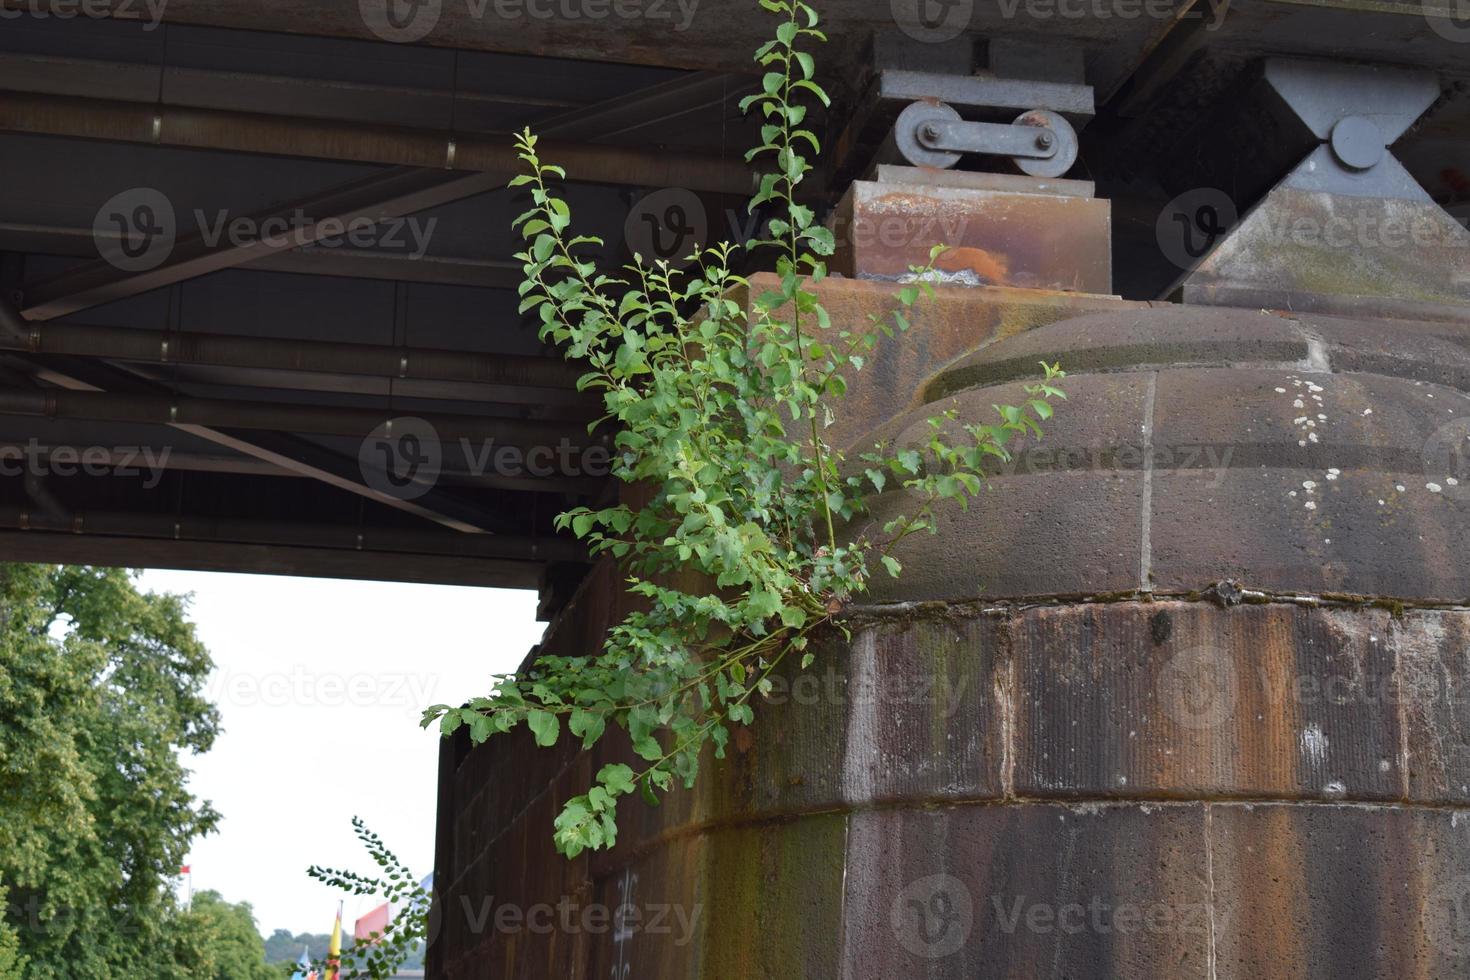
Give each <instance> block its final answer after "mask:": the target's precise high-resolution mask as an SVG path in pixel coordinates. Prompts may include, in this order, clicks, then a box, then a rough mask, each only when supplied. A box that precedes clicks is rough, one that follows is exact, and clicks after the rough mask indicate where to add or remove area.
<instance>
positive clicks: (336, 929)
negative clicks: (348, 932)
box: [327, 902, 343, 980]
mask: <svg viewBox="0 0 1470 980" xmlns="http://www.w3.org/2000/svg"><path fill="white" fill-rule="evenodd" d="M342 904H343V903H342V902H338V903H337V921H336V922H334V923H332V942H331V944H330V945H328V946H327V980H337V967H338V966H339V965H340V964H341V959H342Z"/></svg>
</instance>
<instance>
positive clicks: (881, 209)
mask: <svg viewBox="0 0 1470 980" xmlns="http://www.w3.org/2000/svg"><path fill="white" fill-rule="evenodd" d="M1110 215H1111V210H1110V206H1109V204H1108V202H1107V201H1104V200H1100V199H1097V198H1086V197H1066V196H1060V195H1056V194H1014V193H1006V192H1001V191H990V190H980V189H972V188H962V187H949V186H928V187H918V186H913V185H907V184H892V185H888V184H880V183H877V182H873V181H856V182H854V183H853V185H852V188H851V189H850V190H849V191H848V192H847V194H846V195H845V196H844V197H843V198H842V200H841V202H840V203H839V204H838V205H837V209H836V211H835V212H834V213H833V218H832V225H833V231H834V234H835V235H836V238H837V254H836V256H835V257H834V259H833V268H834V269H835V270H837V271H840V272H842V273H844V274H846V275H849V276H857V277H863V278H874V279H897V278H900V277H903V276H905V275H907V274H908V273H909V270H910V269H911V268H912V267H914V266H926V265H928V264H929V253H930V250H931V249H932V248H933V247H934V246H935V245H946V246H948V247H949V250H948V251H947V252H945V253H944V254H943V255H941V256H940V257H939V259H938V260H937V261H936V262H935V265H936V267H937V268H939V269H940V270H942V271H944V272H946V273H950V274H953V275H960V276H964V277H965V278H966V279H968V280H969V281H970V282H971V283H972V284H975V285H988V286H1020V287H1024V288H1028V289H1046V290H1066V291H1069V292H1080V293H1099V294H1108V293H1111V292H1112V290H1113V271H1112V258H1111V256H1112V248H1111V237H1110V236H1111V228H1112V222H1111V220H1110Z"/></svg>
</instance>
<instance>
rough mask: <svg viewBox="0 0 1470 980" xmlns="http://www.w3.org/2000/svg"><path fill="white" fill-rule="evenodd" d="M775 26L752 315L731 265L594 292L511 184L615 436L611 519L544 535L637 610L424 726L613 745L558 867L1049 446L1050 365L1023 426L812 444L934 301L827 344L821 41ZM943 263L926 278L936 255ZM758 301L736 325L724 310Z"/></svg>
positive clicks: (933, 425) (541, 309) (764, 54)
mask: <svg viewBox="0 0 1470 980" xmlns="http://www.w3.org/2000/svg"><path fill="white" fill-rule="evenodd" d="M760 6H761V7H762V8H764V9H765V10H767V11H769V12H771V13H772V14H775V15H777V17H778V18H779V26H778V28H777V31H776V37H775V38H774V39H773V40H772V41H770V42H768V43H767V44H765V45H763V46H762V47H761V48H760V49H759V50H758V51H757V52H756V61H757V62H758V63H759V64H760V65H761V66H762V67H763V68H764V69H765V75H764V78H763V84H762V90H761V91H760V92H759V93H757V94H755V95H752V96H750V97H749V98H747V99H746V100H745V101H744V103H743V104H742V109H743V110H744V111H746V112H751V111H755V112H758V113H759V114H760V117H761V120H762V123H763V125H762V128H761V144H760V145H759V146H757V147H755V148H754V149H753V150H751V151H750V153H749V154H748V155H747V159H748V160H751V161H754V160H761V161H768V162H771V163H773V164H774V166H773V167H772V169H771V170H770V172H769V173H766V174H765V175H764V176H763V177H762V178H761V180H760V184H759V188H758V190H757V192H756V193H755V195H754V197H753V198H752V200H751V204H750V206H751V208H752V210H754V209H755V208H757V207H760V206H768V207H772V208H774V209H775V210H776V212H777V215H778V217H777V218H776V219H774V220H772V221H770V223H769V225H768V234H769V236H770V237H769V238H766V239H756V240H752V241H750V242H748V243H747V244H746V246H745V247H746V248H747V249H750V250H757V251H763V252H766V253H767V254H774V255H775V270H776V273H777V276H778V278H779V286H778V287H777V288H775V289H770V290H767V291H764V292H761V293H759V294H758V295H757V294H755V290H754V289H752V288H751V284H750V283H749V282H748V281H747V280H746V279H744V278H742V277H740V276H738V275H736V274H734V273H732V272H731V264H732V261H731V260H732V258H733V257H734V256H735V255H736V253H737V251H738V247H737V246H735V245H731V244H719V245H714V246H712V247H709V248H705V249H704V250H702V251H700V252H698V253H697V254H695V255H694V256H691V262H690V264H689V266H688V269H687V271H684V272H680V271H677V270H675V269H673V268H671V267H670V266H669V265H668V264H667V263H663V262H659V263H655V264H652V265H649V264H647V263H645V262H644V260H643V259H642V258H641V257H638V256H635V258H634V262H633V264H632V265H630V266H628V267H626V269H625V270H624V271H625V275H624V276H621V277H615V276H611V275H608V274H605V273H603V272H600V271H599V270H598V268H597V267H596V266H595V265H594V264H593V263H592V262H590V261H588V260H587V259H586V258H585V257H584V255H585V252H586V250H587V249H589V248H593V247H599V246H601V245H602V242H601V241H600V240H599V239H595V238H590V237H586V236H580V235H572V234H571V233H570V230H569V229H570V226H571V212H570V209H569V208H568V206H567V204H566V202H565V201H564V200H562V199H561V198H559V197H557V196H556V192H555V191H554V190H553V188H552V185H551V183H550V181H551V180H552V179H564V178H565V176H566V175H565V173H564V172H563V171H562V169H561V168H559V167H556V166H554V165H551V164H547V163H543V162H542V161H541V159H540V157H539V156H538V155H537V151H536V145H537V140H536V137H535V136H534V135H532V134H531V132H530V131H529V130H527V131H526V132H524V133H522V134H521V135H520V136H518V137H517V148H518V150H519V154H520V158H521V160H522V161H524V163H525V166H526V172H525V173H524V174H522V175H521V176H519V177H516V178H515V180H514V181H512V186H513V187H521V188H526V189H528V190H529V192H530V195H531V200H532V202H533V207H532V208H531V209H530V210H529V211H527V212H526V213H525V214H523V215H521V216H520V218H518V219H517V220H516V222H515V224H516V226H517V227H518V228H519V229H520V232H521V235H522V236H523V237H524V239H525V240H526V242H527V249H526V251H525V252H523V253H521V254H520V255H518V256H517V258H518V259H519V260H520V261H521V262H523V263H524V267H525V275H526V278H525V282H524V284H523V285H522V287H521V295H522V297H523V302H522V303H521V311H522V312H523V313H527V312H534V313H536V314H537V315H538V316H539V318H540V320H541V336H542V339H543V340H545V341H547V342H550V343H553V344H555V345H557V346H559V347H560V348H561V349H562V350H563V351H564V353H565V355H566V356H567V357H568V358H570V359H573V360H575V361H576V362H578V363H580V364H585V365H586V366H587V367H588V372H587V374H586V375H585V376H584V377H583V378H582V379H581V388H582V389H583V390H587V391H596V392H598V393H600V394H601V396H602V400H603V404H604V406H605V410H606V414H605V416H604V417H603V418H602V419H600V420H599V423H611V424H613V425H615V426H616V432H617V435H616V443H615V455H614V459H613V472H614V474H615V475H616V476H617V477H618V478H619V479H620V480H621V481H623V482H624V483H626V484H628V485H629V486H630V489H631V491H632V492H631V493H629V494H627V495H625V500H636V501H637V502H636V503H633V502H624V503H621V504H618V505H617V506H613V507H607V508H603V509H597V510H593V509H588V508H577V509H575V510H571V511H568V512H566V513H564V514H562V515H560V517H559V518H558V521H557V523H558V527H560V528H570V529H571V531H572V532H573V533H575V534H576V535H577V537H578V538H580V539H582V540H583V541H585V542H586V543H587V545H588V547H589V550H590V552H591V554H592V555H594V556H598V557H602V558H604V559H606V560H611V561H615V562H617V563H618V567H619V568H620V570H622V571H623V572H624V573H625V574H626V576H627V579H626V580H627V585H628V589H629V590H630V591H631V592H632V593H633V594H634V595H635V596H637V597H638V600H639V602H638V606H639V608H637V609H636V611H634V612H630V613H629V614H628V615H627V616H626V618H624V619H623V621H622V622H621V623H620V624H618V625H617V626H615V627H614V628H613V629H612V630H610V632H609V634H608V636H607V638H606V644H605V647H604V648H603V649H602V650H601V651H600V652H599V653H597V654H596V655H587V656H576V657H553V656H543V657H542V658H540V659H539V660H537V661H536V662H535V664H534V665H533V666H532V667H531V668H530V669H529V670H528V671H526V672H524V673H523V674H521V675H516V676H506V677H502V678H499V679H498V682H497V684H496V686H495V688H494V690H493V691H492V692H491V693H490V694H488V695H486V696H484V697H478V698H475V699H474V700H472V701H470V702H469V704H468V705H467V706H465V707H463V708H452V707H449V706H447V705H438V706H435V707H433V708H430V709H428V710H427V711H426V712H425V717H424V725H425V727H427V726H428V725H430V724H433V723H434V722H436V721H437V722H438V723H439V726H440V730H441V731H442V732H443V733H444V734H445V735H448V734H450V733H452V732H454V731H456V730H457V729H459V728H460V727H462V726H468V728H469V734H470V737H471V739H472V740H473V741H474V742H475V743H481V742H484V741H485V740H486V739H488V738H489V737H491V736H492V735H496V734H500V733H504V732H508V731H510V730H512V729H514V728H516V727H517V726H520V725H523V724H524V725H526V726H527V727H528V728H529V729H530V731H531V733H532V734H533V736H534V739H535V742H536V744H537V745H539V746H543V747H549V746H552V745H554V744H556V742H557V740H558V739H559V738H561V737H562V735H563V733H564V732H565V733H567V734H568V735H570V736H571V737H572V738H575V739H578V740H580V742H581V744H582V747H583V748H584V749H591V748H593V747H594V746H595V745H596V744H597V743H598V741H599V740H600V739H602V738H603V737H604V735H605V734H606V733H607V732H608V731H610V730H611V729H612V728H615V727H616V728H621V729H623V730H624V731H625V732H626V733H627V736H628V739H629V741H630V742H631V745H632V750H633V752H634V753H636V754H637V756H638V757H639V758H640V759H641V760H642V763H643V764H642V765H641V766H640V768H638V769H635V768H634V767H632V766H629V765H625V764H622V763H613V764H609V765H605V766H603V767H602V768H601V770H600V771H599V772H598V773H597V775H596V781H595V784H594V785H593V786H591V787H590V788H589V789H588V791H587V792H586V793H583V794H581V795H579V796H576V797H574V798H573V799H571V800H569V801H568V802H567V803H566V804H565V806H564V808H563V809H562V811H561V814H560V815H559V816H558V817H557V818H556V821H555V830H554V837H555V842H556V846H557V848H558V850H560V851H561V852H562V853H563V854H565V855H567V856H568V857H575V856H576V855H578V854H580V853H581V852H582V851H583V850H585V849H589V848H590V849H598V848H607V847H611V846H613V844H614V843H615V842H616V840H617V821H616V810H617V805H618V801H619V799H620V798H621V797H623V796H627V795H629V794H632V793H634V792H635V791H637V792H640V793H641V794H642V795H643V796H644V797H645V798H646V799H647V800H648V801H649V802H657V799H658V794H660V793H662V792H665V791H668V790H669V789H671V788H672V787H673V786H674V784H675V783H681V784H683V786H685V787H686V788H690V787H692V786H693V785H694V782H695V778H696V775H697V773H698V771H699V764H700V756H701V753H702V752H703V751H705V749H706V748H711V749H712V751H713V754H714V756H715V758H723V756H724V752H725V748H726V744H727V742H728V741H729V738H730V732H731V729H732V727H733V726H736V725H749V724H750V723H751V722H752V720H753V717H754V710H753V702H754V701H755V700H756V698H757V697H758V696H759V695H761V694H763V693H765V692H767V691H769V690H770V687H771V683H772V682H771V675H772V673H773V672H774V671H775V670H777V668H778V667H780V665H781V664H782V663H783V662H784V661H785V660H786V659H787V658H788V657H791V656H793V655H796V656H799V657H800V666H801V668H802V669H806V668H807V667H809V666H810V665H811V662H812V660H813V657H814V652H813V648H812V641H813V639H814V637H815V636H816V635H817V633H818V631H819V630H822V629H823V628H830V627H832V626H834V625H835V626H837V627H838V628H840V622H839V618H840V616H841V614H842V612H843V610H844V609H845V607H846V606H847V605H848V604H849V603H850V602H851V601H852V600H853V598H854V597H856V596H859V595H861V594H862V593H863V592H864V591H865V589H866V587H867V583H868V581H869V577H870V575H871V574H872V573H873V570H874V569H875V568H876V567H877V566H879V565H881V566H882V567H883V569H884V570H885V571H886V573H887V574H890V575H895V576H896V575H898V574H899V573H900V571H901V569H900V565H899V561H898V559H897V558H896V557H895V556H894V554H893V550H894V547H895V546H896V545H897V544H898V543H899V542H900V541H902V540H903V539H904V538H906V537H908V536H909V535H912V534H916V533H919V532H921V531H929V532H931V533H932V532H933V531H934V529H935V525H934V521H933V515H934V509H935V507H936V506H938V505H940V504H941V503H944V502H952V503H954V504H957V505H959V506H961V507H963V506H966V505H967V503H968V500H969V498H970V497H971V496H973V495H975V494H977V493H979V492H980V491H981V489H982V487H983V485H984V480H985V468H986V465H987V464H988V463H990V462H991V460H996V461H1005V460H1007V459H1009V455H1010V454H1009V452H1008V450H1007V448H1006V447H1007V444H1008V443H1009V442H1010V441H1011V440H1012V438H1014V437H1018V436H1022V435H1024V434H1026V433H1033V434H1035V435H1037V436H1038V437H1039V436H1040V434H1041V428H1040V425H1039V422H1041V421H1044V420H1046V419H1048V418H1050V416H1051V414H1052V404H1051V402H1052V401H1053V400H1055V399H1061V398H1063V397H1065V396H1064V395H1063V393H1062V392H1061V391H1060V390H1059V389H1058V388H1057V387H1056V386H1055V385H1054V384H1053V382H1054V381H1056V380H1057V379H1059V378H1061V377H1063V373H1062V372H1061V370H1060V369H1059V368H1057V367H1055V366H1052V365H1045V364H1043V365H1042V367H1043V368H1044V370H1045V376H1044V379H1042V380H1041V381H1040V383H1038V384H1035V385H1031V386H1028V387H1027V388H1026V389H1025V390H1026V392H1027V395H1028V397H1027V400H1026V401H1025V402H1024V404H1022V405H1015V406H1012V405H1002V406H996V410H997V412H998V416H999V417H998V420H997V421H996V422H995V423H994V424H991V425H981V424H973V423H966V424H962V423H960V422H959V421H958V420H957V419H956V418H955V416H954V413H953V412H950V413H947V414H944V415H941V416H939V417H936V418H934V419H931V420H930V431H929V437H928V441H927V443H926V444H924V445H919V446H912V447H904V448H896V449H893V448H888V447H883V446H879V447H876V448H875V451H874V452H871V453H867V454H864V455H862V456H860V457H858V458H856V459H853V460H848V459H847V458H845V457H844V455H843V453H842V452H840V451H838V450H837V449H835V448H833V447H832V446H829V445H828V444H827V443H826V442H825V441H824V437H823V433H824V431H825V430H826V428H827V427H828V426H829V425H831V423H832V421H833V419H834V417H835V416H834V413H835V411H836V409H837V407H838V406H839V405H840V403H841V401H842V398H843V395H844V393H845V391H846V388H847V383H848V378H849V376H851V375H853V374H855V373H856V372H858V371H861V370H862V368H863V364H864V358H865V357H866V356H868V355H869V354H870V353H871V352H872V351H873V349H874V348H875V346H876V345H877V343H878V342H879V339H880V338H882V337H892V336H894V335H895V334H897V333H902V332H903V331H906V330H907V329H908V327H909V311H910V310H911V309H912V308H913V307H914V306H915V304H916V303H918V302H919V301H920V299H921V298H922V297H926V296H930V295H932V292H933V290H932V286H931V284H930V281H929V279H930V275H931V272H932V262H933V256H931V260H930V267H929V268H925V269H915V270H913V273H914V274H913V281H912V282H910V283H909V284H907V285H905V286H903V288H901V289H900V290H899V291H898V293H897V296H896V298H895V303H894V307H893V309H892V310H891V311H890V313H889V314H888V315H887V316H886V317H883V316H876V315H875V316H872V317H870V318H869V320H868V322H866V323H864V324H862V325H860V326H858V327H849V326H846V325H842V324H838V323H834V322H833V321H832V319H831V317H830V316H829V314H828V312H827V311H826V310H825V309H824V308H823V306H822V304H821V301H820V300H819V298H818V296H817V294H816V292H814V291H813V290H814V287H816V286H817V285H818V284H820V283H821V281H822V280H823V278H824V277H825V276H826V274H827V266H826V263H825V259H826V257H827V256H830V255H831V254H832V253H833V251H834V240H833V235H832V233H831V232H830V231H829V230H828V229H826V228H824V227H822V226H821V225H819V224H818V223H817V221H816V216H815V213H814V212H813V210H812V209H811V208H810V207H808V206H806V205H804V204H802V203H799V200H798V189H799V187H800V185H801V183H802V181H803V180H804V179H805V177H806V175H807V174H808V173H809V172H810V171H811V169H812V164H811V162H810V159H809V157H810V156H811V155H815V154H818V153H820V147H819V144H818V139H817V137H816V136H815V135H814V133H813V132H812V131H811V130H810V129H808V128H805V125H804V124H805V121H806V118H807V115H808V109H809V107H810V105H811V104H812V103H813V102H820V103H822V104H824V105H825V104H827V101H828V99H827V95H826V93H825V92H824V91H823V90H822V88H821V87H820V86H819V85H818V84H817V82H816V81H815V75H816V63H815V60H814V58H813V56H812V55H811V54H810V53H808V52H807V51H805V50H802V46H803V45H804V44H805V43H807V42H820V41H823V40H825V37H824V36H823V34H822V33H821V31H820V30H818V29H817V23H818V16H817V13H816V11H815V10H814V9H813V8H812V7H810V6H809V5H807V4H806V3H802V2H800V0H760ZM939 251H940V250H938V249H936V250H935V252H934V256H937V255H938V254H939ZM741 292H746V293H748V294H750V295H751V302H750V305H749V306H748V307H747V305H746V303H744V302H742V301H741V300H740V299H738V298H737V297H738V296H739V295H740V294H741ZM900 487H901V488H902V489H903V490H905V491H907V492H908V494H909V496H910V498H911V499H912V500H913V501H914V506H913V509H912V512H911V513H908V514H905V515H904V516H900V517H897V518H894V519H893V520H890V521H887V522H886V523H885V524H884V525H883V527H882V529H881V533H873V534H871V535H870V534H869V532H868V531H866V530H861V529H860V528H861V520H860V519H861V518H862V516H863V515H865V514H866V505H865V501H866V498H867V496H868V495H869V494H870V493H882V492H884V490H885V489H889V488H900Z"/></svg>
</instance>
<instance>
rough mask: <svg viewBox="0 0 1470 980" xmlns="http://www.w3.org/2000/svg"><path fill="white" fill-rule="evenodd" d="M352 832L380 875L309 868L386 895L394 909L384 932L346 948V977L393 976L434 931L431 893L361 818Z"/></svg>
mask: <svg viewBox="0 0 1470 980" xmlns="http://www.w3.org/2000/svg"><path fill="white" fill-rule="evenodd" d="M352 832H353V833H354V834H356V835H357V839H358V840H360V841H361V842H362V846H363V847H364V848H365V849H366V850H367V852H368V856H369V857H371V858H372V859H373V863H374V864H376V865H377V866H378V873H377V874H376V875H371V874H369V875H363V874H358V873H357V872H355V871H342V870H338V869H335V868H323V867H320V866H318V865H312V866H311V867H310V868H308V869H307V872H306V873H307V874H309V875H311V877H313V878H315V879H317V880H318V881H321V882H324V883H326V884H328V885H330V886H331V887H333V888H340V889H342V890H343V891H345V892H347V893H348V894H350V895H359V896H375V897H377V898H380V899H382V900H384V901H386V902H387V903H388V905H389V908H390V909H392V910H393V916H392V918H391V919H390V920H389V921H388V924H387V926H386V927H384V929H383V931H382V932H374V933H372V934H371V935H368V936H366V937H364V939H363V940H362V941H360V942H354V943H353V944H352V945H351V946H350V947H348V948H344V949H343V950H342V956H341V975H342V977H343V978H344V980H358V978H370V980H380V978H387V977H391V976H393V975H394V974H396V973H397V972H398V971H399V970H400V969H401V968H402V967H403V966H404V964H405V963H407V962H408V960H410V959H412V958H416V957H417V956H419V955H420V953H421V950H422V946H423V941H424V935H425V933H426V932H427V930H428V919H429V902H430V896H429V894H428V892H426V891H424V889H423V888H422V887H421V886H420V884H419V880H420V879H418V878H416V877H415V876H414V875H413V873H412V872H410V871H409V870H408V868H407V867H406V866H405V865H404V864H403V862H402V861H400V860H398V856H397V855H396V854H394V853H393V852H392V851H390V850H389V849H388V846H387V845H386V844H384V843H383V838H381V837H379V836H378V835H377V834H375V833H373V832H372V831H371V830H369V829H368V826H367V824H366V823H364V822H363V820H362V818H361V817H353V818H352ZM315 962H316V968H317V970H318V972H322V973H325V971H326V968H327V966H328V963H327V961H326V959H325V958H318V959H317V960H316V961H315Z"/></svg>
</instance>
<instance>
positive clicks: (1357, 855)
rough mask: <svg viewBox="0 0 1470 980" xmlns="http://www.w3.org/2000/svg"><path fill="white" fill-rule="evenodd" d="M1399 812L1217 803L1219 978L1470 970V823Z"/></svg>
mask: <svg viewBox="0 0 1470 980" xmlns="http://www.w3.org/2000/svg"><path fill="white" fill-rule="evenodd" d="M1463 817H1464V815H1463V814H1462V813H1458V812H1456V813H1451V812H1446V811H1442V810H1425V809H1401V808H1394V807H1345V806H1321V805H1316V806H1290V805H1259V806H1218V805H1217V806H1212V807H1210V813H1209V821H1210V851H1211V861H1210V864H1211V880H1212V882H1213V886H1214V892H1215V950H1214V967H1215V973H1214V975H1215V976H1217V977H1219V978H1220V980H1237V978H1238V980H1274V978H1281V980H1286V978H1288V977H1289V978H1292V980H1302V978H1306V980H1318V978H1320V980H1327V978H1334V980H1335V978H1339V977H1355V978H1363V980H1369V978H1374V980H1378V978H1381V980H1400V978H1403V977H1424V978H1430V980H1449V978H1451V977H1463V976H1465V975H1466V974H1467V972H1470V820H1466V819H1464V818H1463Z"/></svg>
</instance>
